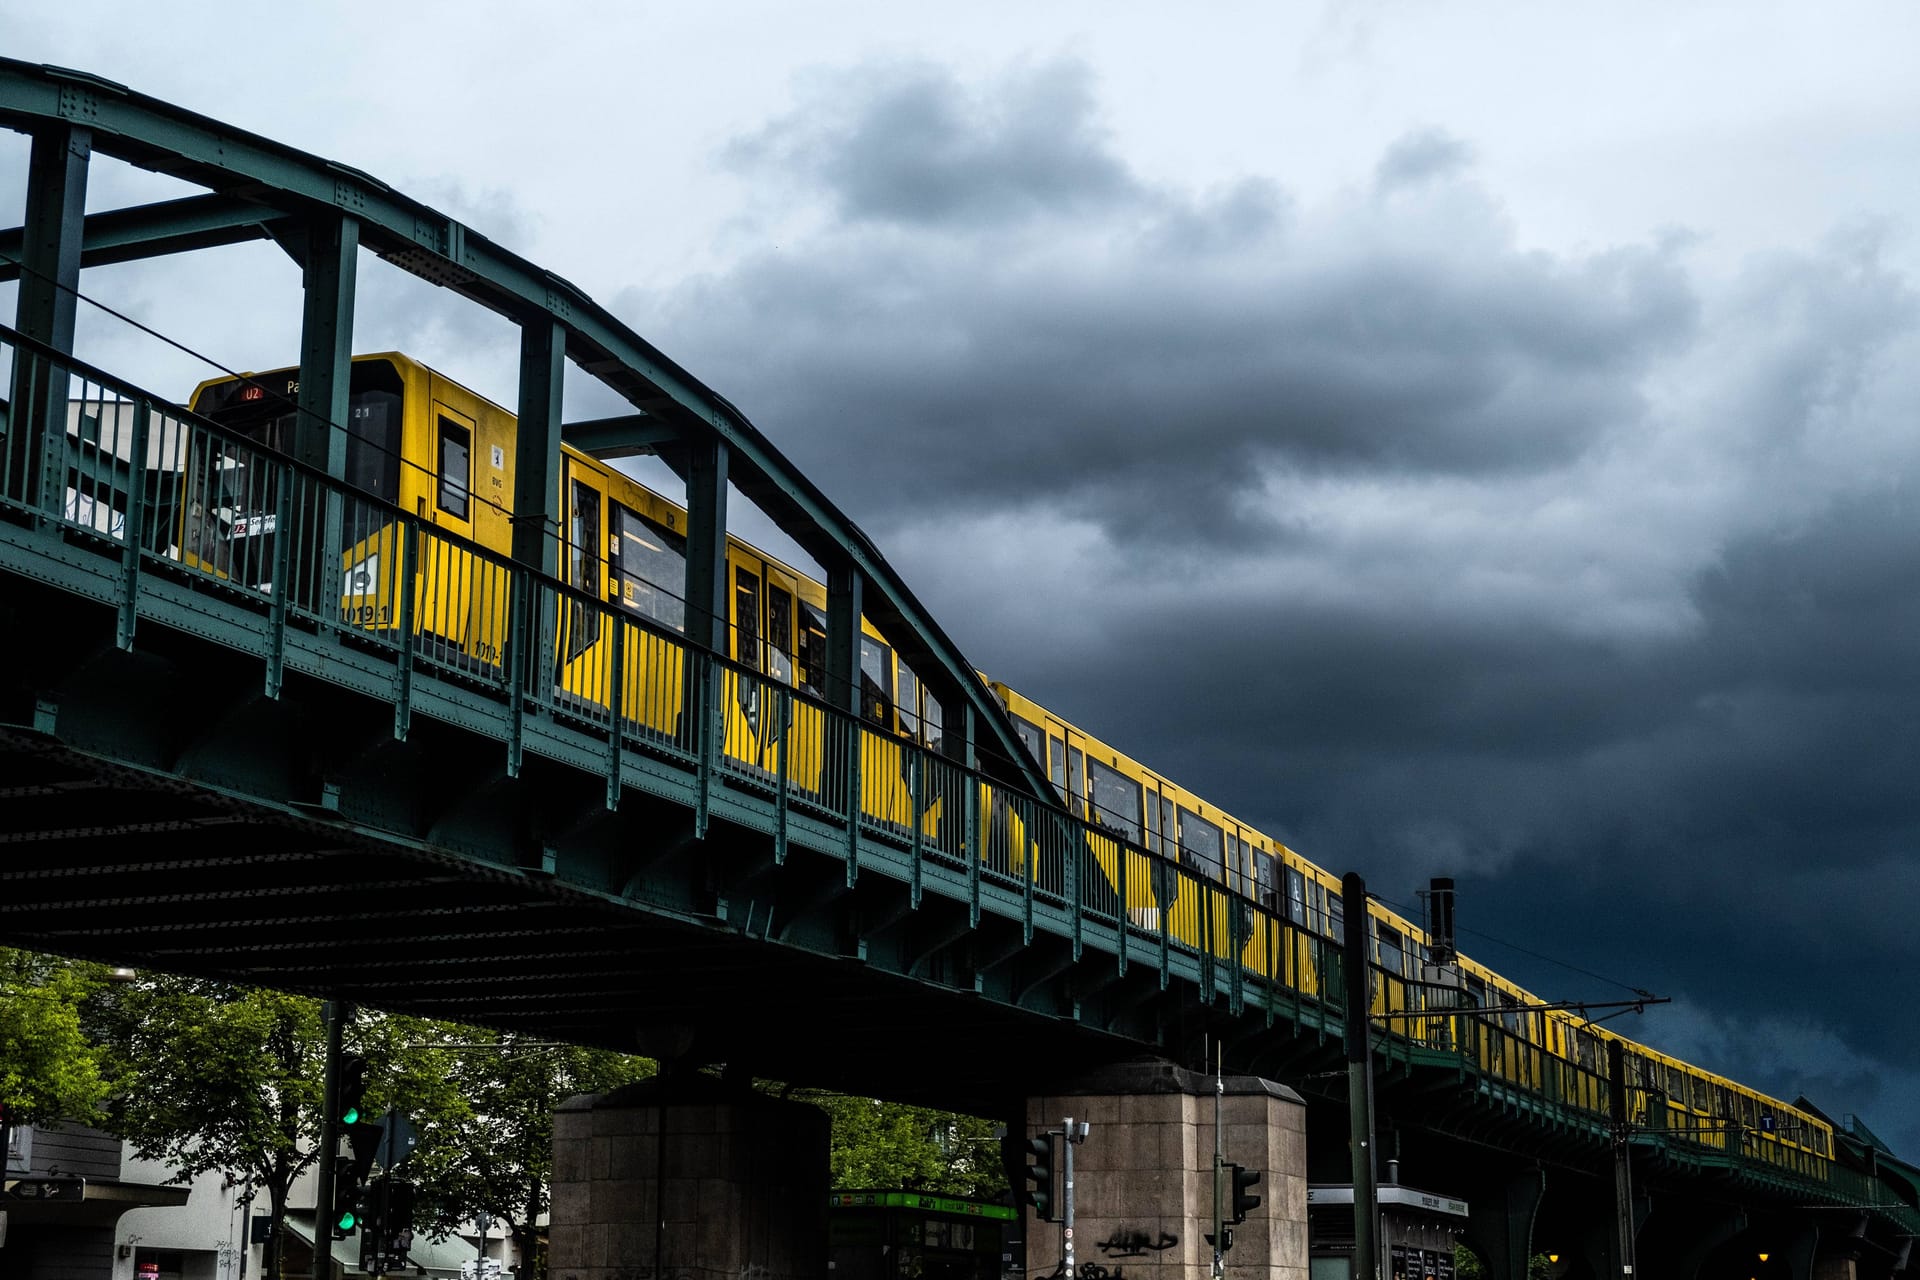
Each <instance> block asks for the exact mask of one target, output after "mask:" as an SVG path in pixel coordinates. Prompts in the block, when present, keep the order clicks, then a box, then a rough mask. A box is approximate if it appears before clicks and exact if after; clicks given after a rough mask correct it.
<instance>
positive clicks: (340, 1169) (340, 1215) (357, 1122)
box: [333, 1053, 381, 1240]
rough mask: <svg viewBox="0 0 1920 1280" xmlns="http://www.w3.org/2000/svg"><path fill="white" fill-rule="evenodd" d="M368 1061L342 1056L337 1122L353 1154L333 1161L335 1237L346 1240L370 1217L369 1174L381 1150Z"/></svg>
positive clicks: (356, 1055)
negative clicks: (371, 1111)
mask: <svg viewBox="0 0 1920 1280" xmlns="http://www.w3.org/2000/svg"><path fill="white" fill-rule="evenodd" d="M366 1094H367V1060H366V1059H365V1058H363V1057H361V1056H360V1055H359V1054H357V1053H349V1054H342V1055H341V1057H340V1074H339V1091H338V1095H337V1096H338V1099H339V1100H338V1103H337V1104H336V1106H335V1108H334V1119H335V1121H337V1122H338V1123H339V1126H340V1134H341V1136H342V1137H343V1138H344V1139H345V1140H346V1141H345V1144H344V1145H345V1146H346V1147H347V1149H348V1150H350V1151H351V1152H352V1153H353V1154H351V1155H343V1154H339V1153H338V1152H336V1154H335V1156H334V1160H333V1238H334V1239H336V1240H344V1239H346V1238H347V1237H348V1236H350V1235H352V1234H353V1233H354V1232H355V1231H356V1230H358V1229H359V1228H360V1227H361V1226H362V1225H363V1224H364V1223H365V1222H366V1220H367V1219H368V1217H369V1216H370V1214H369V1212H368V1210H369V1208H370V1207H371V1201H370V1200H369V1198H368V1194H367V1175H368V1174H369V1173H370V1172H372V1170H373V1158H374V1153H375V1152H376V1151H378V1150H379V1147H380V1134H381V1126H380V1125H379V1124H377V1123H375V1122H374V1121H372V1120H369V1119H367V1118H366V1113H365V1110H364V1107H365V1102H366Z"/></svg>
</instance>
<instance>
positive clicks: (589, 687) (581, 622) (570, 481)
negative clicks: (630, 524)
mask: <svg viewBox="0 0 1920 1280" xmlns="http://www.w3.org/2000/svg"><path fill="white" fill-rule="evenodd" d="M561 484H562V485H563V489H562V503H561V515H562V519H563V520H564V522H565V528H564V530H563V532H564V535H565V537H564V541H563V542H562V544H561V547H560V566H559V567H560V577H561V580H562V581H564V582H565V583H566V584H567V585H568V586H569V587H572V588H573V589H574V592H577V593H578V594H574V593H572V592H569V593H562V595H561V598H560V600H559V608H558V616H557V617H556V619H555V637H554V644H555V654H554V661H555V663H556V664H557V665H558V667H559V679H558V681H556V683H557V684H558V685H559V687H560V688H561V689H563V690H564V691H565V692H566V693H568V694H569V695H571V696H572V697H574V698H576V699H579V700H580V701H582V702H588V703H593V704H596V705H598V706H601V707H609V708H610V707H612V706H613V705H614V703H613V697H614V690H613V652H612V647H611V643H610V641H609V639H608V637H607V631H608V627H607V625H606V622H607V620H606V618H605V616H604V614H605V610H604V608H603V605H602V601H604V600H605V599H606V579H605V577H604V568H605V566H604V564H603V562H602V549H603V548H604V547H605V545H606V543H605V540H604V539H605V535H604V532H603V531H604V529H605V527H606V522H605V519H604V516H605V514H606V501H607V493H606V477H605V476H603V475H601V474H599V473H598V472H596V471H595V470H594V469H593V468H591V467H587V466H583V465H581V464H580V463H579V462H577V461H575V460H574V459H572V458H568V459H567V461H566V466H565V467H563V468H562V471H561Z"/></svg>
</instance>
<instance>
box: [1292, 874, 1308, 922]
mask: <svg viewBox="0 0 1920 1280" xmlns="http://www.w3.org/2000/svg"><path fill="white" fill-rule="evenodd" d="M1287 919H1289V920H1291V921H1293V922H1294V923H1295V924H1305V923H1306V922H1307V877H1306V876H1305V875H1303V874H1301V873H1300V872H1299V871H1296V870H1294V869H1293V868H1292V867H1288V868H1287Z"/></svg>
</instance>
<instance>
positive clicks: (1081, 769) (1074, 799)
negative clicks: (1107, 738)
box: [1067, 747, 1087, 818]
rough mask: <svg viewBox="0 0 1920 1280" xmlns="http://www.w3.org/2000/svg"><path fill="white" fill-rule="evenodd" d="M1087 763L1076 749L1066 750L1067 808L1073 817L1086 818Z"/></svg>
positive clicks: (1069, 748)
mask: <svg viewBox="0 0 1920 1280" xmlns="http://www.w3.org/2000/svg"><path fill="white" fill-rule="evenodd" d="M1086 795H1087V763H1086V757H1085V755H1084V754H1083V753H1082V752H1081V750H1080V748H1078V747H1068V748H1067V808H1068V811H1069V812H1071V813H1072V814H1073V816H1074V817H1076V818H1079V817H1084V816H1086V812H1087V808H1086V804H1087V802H1086Z"/></svg>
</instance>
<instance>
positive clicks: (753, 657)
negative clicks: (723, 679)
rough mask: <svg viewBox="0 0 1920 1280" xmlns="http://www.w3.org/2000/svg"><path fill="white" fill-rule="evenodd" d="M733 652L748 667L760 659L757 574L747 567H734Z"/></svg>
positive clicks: (752, 667) (755, 667)
mask: <svg viewBox="0 0 1920 1280" xmlns="http://www.w3.org/2000/svg"><path fill="white" fill-rule="evenodd" d="M733 627H734V645H733V656H734V658H735V659H737V660H738V661H739V663H740V665H741V666H743V667H746V668H747V669H748V670H750V671H758V670H760V669H761V662H760V576H759V575H758V574H756V573H752V572H749V571H748V570H746V569H735V570H734V571H733Z"/></svg>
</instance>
